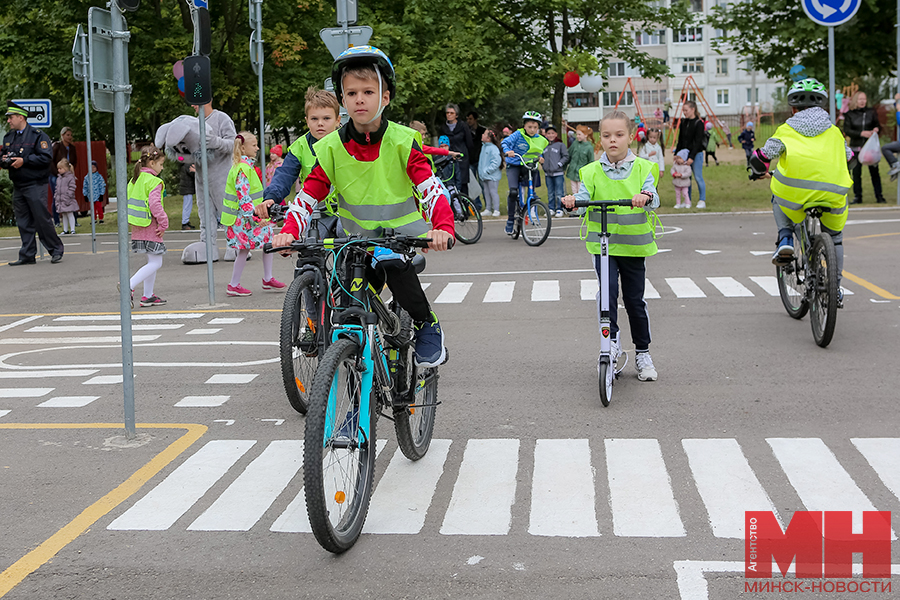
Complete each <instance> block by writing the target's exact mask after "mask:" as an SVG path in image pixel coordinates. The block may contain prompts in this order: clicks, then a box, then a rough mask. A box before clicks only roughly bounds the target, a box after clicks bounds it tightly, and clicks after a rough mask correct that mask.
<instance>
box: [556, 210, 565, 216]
mask: <svg viewBox="0 0 900 600" xmlns="http://www.w3.org/2000/svg"><path fill="white" fill-rule="evenodd" d="M555 216H557V217H562V216H564V215H563V211H561V210H558V211H556V215H555Z"/></svg>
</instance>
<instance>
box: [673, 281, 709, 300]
mask: <svg viewBox="0 0 900 600" xmlns="http://www.w3.org/2000/svg"><path fill="white" fill-rule="evenodd" d="M666 283H668V284H669V288H671V290H672V292H673V293H674V294H675V296H676V297H678V298H706V294H704V293H703V290H701V289H700V287H699V286H698V285H697V284H696V283H694V281H693V280H692V279H691V278H690V277H666Z"/></svg>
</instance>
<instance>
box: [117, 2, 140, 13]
mask: <svg viewBox="0 0 900 600" xmlns="http://www.w3.org/2000/svg"><path fill="white" fill-rule="evenodd" d="M116 4H118V5H119V8H121V9H122V10H127V11H128V12H134V11H136V10H137V9H138V6H140V4H141V0H116Z"/></svg>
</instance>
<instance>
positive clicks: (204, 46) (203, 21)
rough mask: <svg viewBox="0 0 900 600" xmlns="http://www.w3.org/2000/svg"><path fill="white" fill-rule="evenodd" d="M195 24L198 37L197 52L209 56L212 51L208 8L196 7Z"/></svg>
mask: <svg viewBox="0 0 900 600" xmlns="http://www.w3.org/2000/svg"><path fill="white" fill-rule="evenodd" d="M197 25H198V27H197V33H198V37H199V39H200V44H199V52H198V54H201V55H203V56H209V55H210V53H211V52H212V28H211V27H210V24H209V9H207V8H198V9H197Z"/></svg>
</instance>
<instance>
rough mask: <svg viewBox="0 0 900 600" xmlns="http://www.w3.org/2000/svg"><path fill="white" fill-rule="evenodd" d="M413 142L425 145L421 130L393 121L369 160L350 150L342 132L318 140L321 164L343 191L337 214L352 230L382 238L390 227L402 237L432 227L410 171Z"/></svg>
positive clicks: (339, 193) (389, 123)
mask: <svg viewBox="0 0 900 600" xmlns="http://www.w3.org/2000/svg"><path fill="white" fill-rule="evenodd" d="M414 141H415V142H418V143H419V145H420V146H421V144H422V138H421V136H420V134H419V132H418V131H415V130H413V129H410V128H409V127H404V126H402V125H398V124H397V123H394V122H390V121H389V122H388V125H387V128H386V129H385V131H384V136H383V137H382V139H381V146H380V148H379V152H378V158H376V159H375V160H373V161H370V162H369V161H361V160H357V159H356V158H354V157H353V156H351V155H350V153H349V152H347V148H346V147H344V144H343V142H342V141H341V137H340V131H333V132H332V133H329V134H328V135H326V136H325V137H323V138H322V139H321V140H319V141H318V142H316V144H315V151H316V157H317V158H318V160H319V166H320V167H321V168H322V170H323V171H325V174H326V175H327V176H328V179H329V180H330V181H331V184H332V185H333V186H334V190H333V192H334V193H336V194H338V196H337V198H338V205H337V207H338V216H340V218H341V223H342V225H343V227H344V230H345V231H346V232H347V233H353V234H359V235H361V236H363V237H380V236H381V235H382V233H383V232H384V230H385V229H396V230H397V232H398V233H401V234H403V235H412V236H419V237H423V236H424V235H425V234H426V233H428V232H429V231H430V230H431V226H430V225H429V224H428V222H426V221H425V219H424V218H423V217H422V213H421V211H420V210H419V204H418V201H417V200H416V197H415V192H414V190H415V188H414V187H413V185H412V182H411V181H410V180H409V176H408V175H407V174H406V167H407V165H408V164H409V155H410V153H411V152H412V146H413V142H414Z"/></svg>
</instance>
